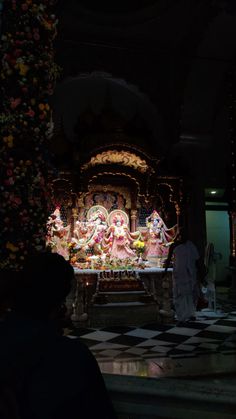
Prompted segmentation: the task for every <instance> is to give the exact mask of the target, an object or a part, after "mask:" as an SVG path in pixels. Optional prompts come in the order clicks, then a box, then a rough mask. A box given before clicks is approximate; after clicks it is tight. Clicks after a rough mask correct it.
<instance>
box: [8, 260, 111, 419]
mask: <svg viewBox="0 0 236 419" xmlns="http://www.w3.org/2000/svg"><path fill="white" fill-rule="evenodd" d="M73 276H74V271H73V268H72V267H71V266H70V264H69V263H68V262H66V261H65V260H64V258H63V257H62V256H60V255H58V254H51V253H43V254H38V255H34V256H32V257H31V258H30V259H29V260H28V261H27V262H26V264H25V266H24V269H23V272H22V273H21V274H19V279H18V285H19V287H18V289H17V293H16V297H15V305H14V309H13V311H12V312H11V313H9V314H8V315H7V316H6V317H5V318H4V320H3V321H2V322H1V323H0V342H1V345H0V377H1V378H0V391H1V388H2V389H3V385H4V384H5V386H6V387H7V386H8V389H10V392H9V391H8V392H6V393H8V394H10V396H9V401H10V403H9V412H8V413H6V412H4V414H5V416H3V413H1V404H2V405H3V402H2V401H1V395H0V413H1V419H2V418H3V417H4V418H5V417H7V418H9V419H14V418H15V417H19V418H22V419H26V418H27V419H77V418H85V419H86V418H91V419H92V418H96V417H99V418H100V417H101V418H103V419H106V418H109V419H113V418H115V417H116V415H115V413H114V410H113V407H112V404H111V402H110V399H109V396H108V393H107V390H106V388H105V384H104V381H103V377H102V374H101V372H100V370H99V367H98V364H97V362H96V360H95V358H94V356H93V355H92V354H91V352H90V351H89V349H88V348H87V347H86V346H85V345H84V344H83V343H82V342H80V340H79V339H70V338H68V337H65V336H62V327H61V324H62V310H61V307H62V304H63V302H64V301H65V298H66V296H67V294H68V293H69V291H70V287H71V282H72V279H73ZM12 394H14V398H13V397H12ZM11 398H12V399H14V400H11ZM11 409H12V411H11ZM2 410H6V404H5V406H4V408H3V407H2ZM16 410H17V411H18V412H17V414H19V416H16V412H15V411H16ZM7 414H8V416H7Z"/></svg>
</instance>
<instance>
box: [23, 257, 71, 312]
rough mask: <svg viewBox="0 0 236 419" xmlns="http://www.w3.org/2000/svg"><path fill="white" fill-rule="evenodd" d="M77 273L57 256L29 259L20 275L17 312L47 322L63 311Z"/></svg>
mask: <svg viewBox="0 0 236 419" xmlns="http://www.w3.org/2000/svg"><path fill="white" fill-rule="evenodd" d="M73 277H74V270H73V268H72V266H71V265H70V264H69V262H67V261H66V260H65V259H64V258H63V256H60V255H58V254H57V253H47V252H45V253H38V254H35V255H32V256H29V257H28V259H27V260H26V262H25V264H24V267H23V270H22V272H21V275H20V279H19V284H18V292H17V294H16V297H15V310H16V311H18V312H21V313H25V314H27V315H29V316H32V317H37V318H42V319H47V318H50V317H51V315H52V313H53V312H55V311H56V310H58V309H59V308H60V306H61V305H62V304H63V302H64V301H65V299H66V296H67V295H68V293H69V292H70V289H71V284H72V280H73Z"/></svg>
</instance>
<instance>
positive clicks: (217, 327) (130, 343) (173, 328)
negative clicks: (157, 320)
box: [68, 310, 236, 362]
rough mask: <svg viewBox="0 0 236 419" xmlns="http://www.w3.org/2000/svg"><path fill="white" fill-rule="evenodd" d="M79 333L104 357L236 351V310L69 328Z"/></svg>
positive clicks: (125, 358)
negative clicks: (171, 320) (180, 320)
mask: <svg viewBox="0 0 236 419" xmlns="http://www.w3.org/2000/svg"><path fill="white" fill-rule="evenodd" d="M68 335H69V336H71V338H76V337H79V338H80V339H81V340H82V341H83V342H84V343H85V344H86V345H88V347H89V348H90V350H91V351H92V352H93V354H94V355H95V357H96V358H97V360H98V361H99V362H100V361H103V362H105V361H108V362H109V361H114V360H116V361H121V360H123V361H129V360H148V359H153V358H158V357H163V356H164V357H165V358H166V357H168V358H187V357H199V356H202V355H205V354H209V353H224V354H236V339H235V338H234V337H235V336H236V310H235V311H231V312H228V313H226V312H223V311H218V312H210V311H209V310H205V311H204V310H203V311H201V312H199V313H197V320H196V321H193V322H187V323H185V324H184V325H183V326H181V327H177V325H176V324H169V325H162V324H144V325H140V326H137V327H128V326H127V327H123V326H122V327H104V328H102V329H94V328H82V327H77V328H74V329H73V330H70V331H68Z"/></svg>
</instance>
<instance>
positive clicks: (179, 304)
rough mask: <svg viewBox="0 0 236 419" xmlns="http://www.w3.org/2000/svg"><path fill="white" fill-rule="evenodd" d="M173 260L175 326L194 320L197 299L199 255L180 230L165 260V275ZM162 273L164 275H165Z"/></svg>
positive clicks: (184, 233)
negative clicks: (176, 321)
mask: <svg viewBox="0 0 236 419" xmlns="http://www.w3.org/2000/svg"><path fill="white" fill-rule="evenodd" d="M172 256H173V257H174V260H173V300H174V307H175V312H176V317H177V320H178V323H177V325H178V326H181V325H182V324H183V323H184V322H186V321H189V320H195V308H196V301H197V298H198V284H197V261H198V260H199V253H198V250H197V248H196V246H195V245H194V244H193V243H192V242H191V241H190V240H188V238H187V235H186V232H185V231H184V230H183V229H181V230H180V233H179V234H178V236H177V237H176V239H175V241H174V243H173V244H172V245H171V247H170V250H169V254H168V258H167V260H166V268H165V273H166V271H167V269H168V267H169V264H170V261H171V258H172ZM165 273H164V274H165Z"/></svg>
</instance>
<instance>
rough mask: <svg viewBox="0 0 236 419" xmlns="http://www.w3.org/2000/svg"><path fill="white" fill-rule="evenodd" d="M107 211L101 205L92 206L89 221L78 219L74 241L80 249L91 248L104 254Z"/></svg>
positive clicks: (98, 253)
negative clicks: (103, 244) (103, 245)
mask: <svg viewBox="0 0 236 419" xmlns="http://www.w3.org/2000/svg"><path fill="white" fill-rule="evenodd" d="M106 218H107V211H106V209H105V208H103V207H102V206H100V205H95V206H94V207H91V208H90V210H89V211H88V214H87V221H86V222H82V221H76V227H75V229H74V232H73V237H72V240H71V241H72V242H73V243H75V245H76V246H77V248H78V250H81V249H82V250H85V251H86V250H89V249H90V250H91V251H92V252H93V254H95V255H102V254H103V247H102V243H103V238H104V235H105V232H106V230H107V227H108V226H107V222H106Z"/></svg>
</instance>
